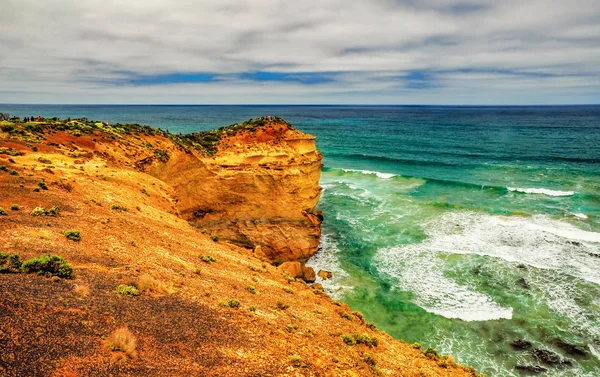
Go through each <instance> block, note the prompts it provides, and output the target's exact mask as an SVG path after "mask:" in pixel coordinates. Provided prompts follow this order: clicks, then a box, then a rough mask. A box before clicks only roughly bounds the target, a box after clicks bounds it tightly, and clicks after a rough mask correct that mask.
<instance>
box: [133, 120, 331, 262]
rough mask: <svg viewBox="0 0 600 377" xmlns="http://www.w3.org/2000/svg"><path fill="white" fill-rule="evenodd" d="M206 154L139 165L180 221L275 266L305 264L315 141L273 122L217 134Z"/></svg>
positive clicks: (312, 214)
mask: <svg viewBox="0 0 600 377" xmlns="http://www.w3.org/2000/svg"><path fill="white" fill-rule="evenodd" d="M212 148H213V154H207V153H199V152H197V151H192V152H190V151H187V153H186V152H185V151H181V150H180V149H178V148H175V147H173V148H170V149H168V150H167V155H168V157H166V158H162V159H160V158H153V159H152V161H149V163H147V164H138V165H140V166H142V168H143V169H144V170H146V171H147V172H148V173H150V174H152V175H154V176H156V177H157V178H159V179H161V180H162V181H164V182H166V183H168V184H169V185H170V186H171V187H173V189H174V190H175V192H176V195H177V199H178V203H177V207H178V209H179V211H180V213H181V215H182V216H183V217H184V218H185V219H186V220H188V221H190V222H191V223H192V224H193V225H195V226H197V227H198V228H200V229H203V230H204V229H205V230H206V232H207V233H208V234H211V235H215V236H217V237H218V238H219V239H221V240H227V241H229V242H232V243H234V244H237V245H240V246H243V247H246V248H251V249H255V248H256V247H257V246H260V247H261V248H260V249H261V250H262V252H263V253H264V254H265V256H266V258H267V259H268V260H270V261H271V262H274V263H276V264H278V263H281V262H284V261H290V260H298V261H305V260H307V259H308V258H310V257H311V256H312V255H314V254H315V253H316V251H317V247H318V245H319V237H320V233H321V220H322V216H321V214H320V213H319V212H318V211H316V210H315V207H316V205H317V203H318V202H319V198H320V195H321V187H320V186H319V178H320V172H321V166H322V164H321V160H322V155H321V153H320V152H319V151H318V150H317V148H316V145H315V137H313V136H311V135H307V134H304V133H302V132H300V131H298V130H295V129H294V128H293V127H292V126H290V125H289V124H288V123H286V122H285V121H283V120H281V119H278V118H267V119H258V120H254V121H251V122H250V123H247V124H245V125H238V126H237V127H235V126H233V127H228V128H225V129H223V130H221V132H220V134H219V136H218V140H217V141H216V142H215V144H214V146H212Z"/></svg>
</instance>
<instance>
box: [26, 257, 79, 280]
mask: <svg viewBox="0 0 600 377" xmlns="http://www.w3.org/2000/svg"><path fill="white" fill-rule="evenodd" d="M21 268H22V269H23V271H24V272H26V273H37V274H38V275H41V276H46V277H52V276H58V277H59V278H63V279H72V278H73V267H72V266H71V265H70V264H69V263H67V261H66V260H64V259H63V258H62V257H59V256H58V255H50V254H46V255H42V256H41V257H39V258H32V259H29V260H26V261H25V262H23V265H22V266H21Z"/></svg>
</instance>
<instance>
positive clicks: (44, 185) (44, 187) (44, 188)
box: [37, 181, 48, 190]
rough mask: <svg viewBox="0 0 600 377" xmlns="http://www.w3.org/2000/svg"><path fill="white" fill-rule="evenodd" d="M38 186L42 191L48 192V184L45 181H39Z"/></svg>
mask: <svg viewBox="0 0 600 377" xmlns="http://www.w3.org/2000/svg"><path fill="white" fill-rule="evenodd" d="M37 185H38V186H39V187H40V188H41V189H42V190H48V186H47V185H46V182H44V181H39V182H38V183H37Z"/></svg>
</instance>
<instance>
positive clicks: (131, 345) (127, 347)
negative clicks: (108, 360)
mask: <svg viewBox="0 0 600 377" xmlns="http://www.w3.org/2000/svg"><path fill="white" fill-rule="evenodd" d="M104 347H105V348H106V349H108V350H110V351H111V352H113V353H114V355H113V361H127V359H136V358H137V356H138V354H137V350H136V348H137V338H136V337H135V335H133V333H132V332H131V331H129V329H128V328H127V327H121V328H119V329H117V330H115V331H114V332H113V333H112V334H111V335H110V336H109V337H108V338H106V339H105V340H104Z"/></svg>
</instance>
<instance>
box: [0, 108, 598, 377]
mask: <svg viewBox="0 0 600 377" xmlns="http://www.w3.org/2000/svg"><path fill="white" fill-rule="evenodd" d="M0 112H9V113H10V114H11V115H17V116H21V117H24V116H37V115H42V116H49V117H52V116H59V117H63V118H65V117H68V116H70V117H87V118H89V119H94V120H103V121H108V122H111V123H116V122H121V123H126V122H129V123H140V124H148V125H151V126H154V127H160V128H163V129H168V130H169V131H171V132H184V133H185V132H193V131H199V130H206V129H211V128H215V127H219V126H224V125H228V124H231V123H235V122H240V121H243V120H246V119H249V118H252V117H256V116H261V115H279V116H281V117H283V118H284V119H286V120H287V121H289V122H290V123H292V124H293V125H294V126H295V127H296V128H298V129H300V130H302V131H304V132H308V133H311V134H313V135H315V136H317V146H318V148H319V149H320V150H321V151H322V152H323V155H324V160H323V162H324V167H323V172H322V178H321V185H322V186H323V188H324V191H323V196H322V199H321V202H320V204H319V207H320V209H321V210H322V211H323V212H324V216H325V220H324V222H323V236H322V241H321V246H320V251H319V252H318V254H317V255H316V256H315V257H313V258H312V259H311V260H310V261H309V263H308V264H309V265H311V266H313V267H315V269H320V268H322V269H326V270H329V271H332V272H333V274H334V277H333V279H330V280H327V281H324V282H322V283H323V285H324V286H325V288H326V290H327V291H328V293H329V294H330V295H331V296H333V297H334V298H336V299H339V300H341V301H343V302H345V303H347V304H349V305H350V307H351V308H352V309H353V310H359V311H361V312H363V313H364V314H365V316H366V317H367V319H368V320H370V321H373V322H375V323H376V325H377V326H378V328H380V329H382V330H384V331H386V332H388V333H389V334H390V335H392V336H394V337H396V338H399V339H403V340H405V341H406V342H408V343H413V342H418V343H420V344H422V346H423V348H426V347H433V348H435V349H436V350H438V351H439V352H442V353H446V354H451V355H453V356H454V358H455V359H456V360H457V361H458V362H460V363H464V364H468V365H471V366H473V367H475V368H476V369H477V370H478V371H480V372H482V373H484V374H486V375H487V376H520V375H523V373H525V372H522V371H521V370H519V369H518V368H517V366H519V365H520V366H532V365H540V366H542V367H544V368H546V369H547V372H545V373H544V374H543V375H545V376H578V377H579V376H590V377H592V376H595V377H597V376H600V106H564V107H560V106H559V107H556V106H553V107H435V106H101V105H98V106H83V105H82V106H75V105H72V106H66V105H0ZM516 340H526V341H527V342H530V343H531V346H530V348H528V349H516V348H515V347H513V346H512V345H511V343H513V342H514V341H516ZM533 349H543V350H549V351H552V352H554V353H556V354H558V355H560V357H561V358H562V359H563V360H564V361H566V362H565V363H563V364H560V365H558V364H554V365H551V364H548V363H546V364H545V363H544V362H542V361H540V360H538V359H536V358H535V357H534V354H537V355H540V352H537V353H535V352H532V350H533ZM542 353H543V352H542Z"/></svg>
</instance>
